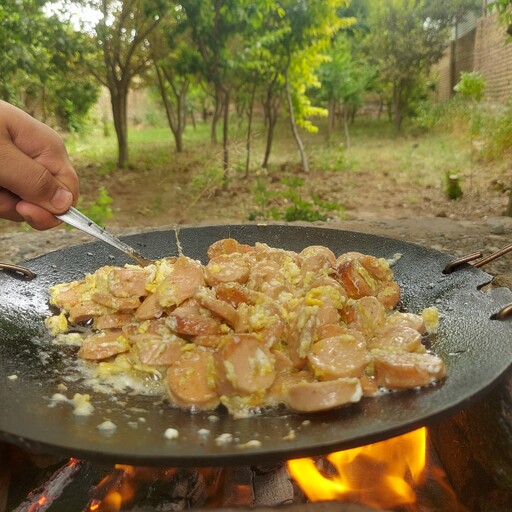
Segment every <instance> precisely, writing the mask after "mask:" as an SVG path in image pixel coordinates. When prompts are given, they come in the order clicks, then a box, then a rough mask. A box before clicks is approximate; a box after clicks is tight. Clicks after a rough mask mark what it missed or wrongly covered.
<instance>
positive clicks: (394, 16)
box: [367, 0, 476, 130]
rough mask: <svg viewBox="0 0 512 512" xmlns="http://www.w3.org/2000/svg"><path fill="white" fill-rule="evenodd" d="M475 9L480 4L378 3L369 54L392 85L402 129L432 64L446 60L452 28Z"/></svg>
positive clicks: (461, 0)
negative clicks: (449, 32) (445, 54)
mask: <svg viewBox="0 0 512 512" xmlns="http://www.w3.org/2000/svg"><path fill="white" fill-rule="evenodd" d="M475 8H476V1H475V0H453V1H452V2H445V1H443V0H372V3H371V8H370V11H369V19H368V22H369V25H370V31H369V33H368V40H367V41H368V46H369V53H370V54H371V55H372V57H373V59H374V60H375V63H376V66H377V67H378V70H379V73H380V76H381V78H382V79H383V80H385V81H387V82H388V83H389V84H390V89H391V101H390V103H391V106H392V118H393V121H394V124H395V127H396V129H397V130H400V127H401V125H402V121H403V119H404V118H405V117H406V116H407V114H408V109H409V107H410V105H411V103H412V102H413V101H414V99H415V97H417V96H418V95H419V93H420V91H421V89H422V84H424V83H425V82H426V78H427V75H428V73H429V71H430V69H431V67H432V65H433V64H435V63H436V62H438V61H439V59H440V58H441V57H442V55H443V51H444V49H445V48H446V46H447V42H448V40H449V37H448V31H449V29H450V27H452V26H453V25H454V24H455V23H456V22H457V21H460V20H461V19H462V18H463V16H464V14H465V13H467V12H469V11H470V10H474V9H475Z"/></svg>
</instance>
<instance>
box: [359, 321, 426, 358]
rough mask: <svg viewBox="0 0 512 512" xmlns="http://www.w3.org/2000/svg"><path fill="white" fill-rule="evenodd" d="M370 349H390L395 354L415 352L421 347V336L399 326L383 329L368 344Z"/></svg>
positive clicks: (412, 330)
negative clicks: (395, 352)
mask: <svg viewBox="0 0 512 512" xmlns="http://www.w3.org/2000/svg"><path fill="white" fill-rule="evenodd" d="M368 347H369V348H370V349H374V348H381V349H388V350H389V349H392V350H393V351H397V352H415V351H417V350H419V349H421V348H422V347H423V345H422V344H421V334H420V333H419V332H418V331H416V330H415V329H411V328H410V327H406V326H403V325H399V324H394V325H393V324H392V325H389V326H387V327H385V328H384V329H383V330H382V331H381V332H379V333H377V335H376V336H375V337H374V338H372V339H371V340H370V342H369V343H368Z"/></svg>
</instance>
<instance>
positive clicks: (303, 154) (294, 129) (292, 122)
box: [285, 69, 309, 173]
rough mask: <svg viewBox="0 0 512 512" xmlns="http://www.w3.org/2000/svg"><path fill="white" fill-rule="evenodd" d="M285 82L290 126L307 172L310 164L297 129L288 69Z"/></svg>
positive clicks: (303, 167) (303, 166) (304, 169)
mask: <svg viewBox="0 0 512 512" xmlns="http://www.w3.org/2000/svg"><path fill="white" fill-rule="evenodd" d="M285 83H286V99H287V100H288V110H289V114H290V127H291V129H292V134H293V138H294V139H295V142H296V144H297V147H298V148H299V154H300V159H301V162H302V170H303V171H304V172H305V173H308V172H309V164H308V159H307V156H306V152H305V150H304V145H303V144H302V140H301V138H300V135H299V130H298V129H297V123H296V122H295V116H294V114H293V102H292V94H291V91H290V81H289V79H288V69H286V71H285Z"/></svg>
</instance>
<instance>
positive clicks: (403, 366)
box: [372, 351, 446, 389]
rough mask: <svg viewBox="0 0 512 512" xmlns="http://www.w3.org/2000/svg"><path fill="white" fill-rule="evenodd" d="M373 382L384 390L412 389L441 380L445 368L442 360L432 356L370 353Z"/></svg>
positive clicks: (383, 352) (444, 373) (381, 352)
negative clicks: (384, 388)
mask: <svg viewBox="0 0 512 512" xmlns="http://www.w3.org/2000/svg"><path fill="white" fill-rule="evenodd" d="M372 358H373V366H374V371H375V382H376V383H377V385H379V386H383V387H386V388H391V389H397V388H414V387H421V386H427V385H428V384H430V383H432V382H435V381H439V380H441V379H443V378H444V377H445V375H446V367H445V364H444V362H443V360H442V359H441V358H439V357H437V356H434V355H432V354H416V353H405V354H393V353H390V352H386V351H376V352H375V353H372Z"/></svg>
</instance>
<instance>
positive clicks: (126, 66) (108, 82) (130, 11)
mask: <svg viewBox="0 0 512 512" xmlns="http://www.w3.org/2000/svg"><path fill="white" fill-rule="evenodd" d="M87 3H88V4H89V5H90V6H91V7H93V8H96V9H97V10H98V12H99V14H100V16H101V18H100V20H99V22H98V23H97V25H96V26H95V32H96V43H97V45H98V48H99V50H100V51H101V53H102V56H103V66H101V67H97V68H93V69H92V70H91V71H92V72H93V73H94V75H95V76H96V78H97V79H98V80H99V82H100V83H102V84H103V85H104V86H105V87H107V88H108V90H109V92H110V102H111V106H112V116H113V119H114V128H115V131H116V135H117V146H118V157H117V166H118V167H119V168H124V167H126V166H127V164H128V118H127V99H128V92H129V90H130V87H131V86H132V84H133V81H134V79H135V78H136V77H141V76H143V75H144V74H145V73H146V72H147V71H148V70H149V69H150V66H151V60H150V58H149V44H148V37H149V36H150V34H151V33H152V31H153V30H155V28H156V27H157V26H158V25H159V23H160V22H161V21H162V19H163V16H164V15H165V14H166V12H167V10H168V8H169V2H168V1H166V0H123V1H122V2H121V1H119V0H87Z"/></svg>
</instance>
